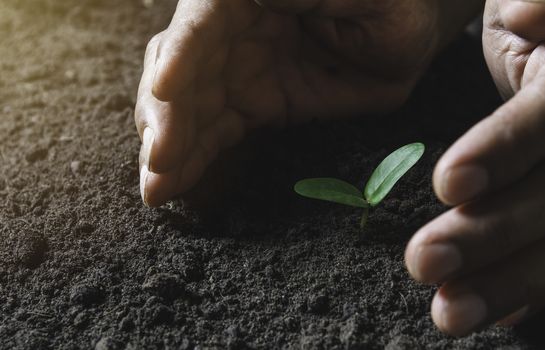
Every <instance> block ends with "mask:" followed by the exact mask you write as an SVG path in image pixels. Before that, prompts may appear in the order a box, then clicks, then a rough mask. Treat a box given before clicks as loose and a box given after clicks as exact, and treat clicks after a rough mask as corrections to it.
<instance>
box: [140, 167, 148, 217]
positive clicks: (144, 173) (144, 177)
mask: <svg viewBox="0 0 545 350" xmlns="http://www.w3.org/2000/svg"><path fill="white" fill-rule="evenodd" d="M148 175H149V170H148V167H147V166H146V165H142V168H140V196H142V202H144V204H145V205H146V206H148V207H149V205H148V202H147V201H146V199H147V193H146V185H147V182H148Z"/></svg>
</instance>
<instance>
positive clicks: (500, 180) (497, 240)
mask: <svg viewBox="0 0 545 350" xmlns="http://www.w3.org/2000/svg"><path fill="white" fill-rule="evenodd" d="M544 24H545V3H544V2H541V1H540V2H538V1H531V2H530V1H520V0H488V2H487V5H486V10H485V16H484V33H483V44H484V51H485V56H486V59H487V62H488V65H489V67H490V70H491V72H492V74H493V77H494V79H495V81H496V84H497V86H498V88H499V90H500V92H501V94H502V95H503V96H504V97H505V98H506V99H507V102H505V104H504V105H503V106H501V107H500V108H499V109H498V110H497V111H496V112H495V113H493V114H492V115H491V116H489V117H488V118H486V119H484V120H483V121H481V122H480V123H479V124H477V125H476V126H475V127H473V128H472V129H471V130H470V131H469V132H467V133H466V134H465V135H464V136H463V137H462V138H461V139H460V140H458V141H457V142H456V143H455V144H454V145H453V146H452V147H451V148H450V149H449V150H448V151H447V152H446V154H445V155H444V156H443V158H442V159H441V160H440V161H439V163H438V165H437V168H436V170H435V173H434V187H435V190H436V192H437V195H438V196H439V198H440V199H441V200H442V201H443V202H444V203H446V204H449V205H452V206H453V209H451V210H450V211H448V212H446V213H445V214H443V215H442V216H440V217H439V218H437V219H436V220H434V221H432V222H431V223H429V224H428V225H426V226H425V227H424V228H422V229H421V230H420V231H419V232H418V233H417V234H416V235H415V236H414V237H413V239H412V240H411V242H410V243H409V245H408V247H407V251H406V263H407V267H408V269H409V271H410V273H411V274H412V275H413V276H414V277H415V278H416V279H418V280H420V281H423V282H427V283H441V284H442V286H441V288H440V289H439V291H438V292H437V294H436V295H435V298H434V300H433V303H432V317H433V319H434V321H435V323H436V324H437V325H438V327H439V328H440V329H441V330H443V331H445V332H447V333H450V334H453V335H465V334H468V333H470V332H473V331H475V330H478V329H481V328H482V327H485V326H487V325H489V324H492V323H495V322H498V321H501V323H503V324H513V323H516V322H518V321H520V320H522V319H524V318H525V317H527V316H528V315H531V314H532V313H534V312H535V311H537V310H539V309H540V308H542V307H543V306H544V305H545V45H544V44H543V42H544V41H545V25H544Z"/></svg>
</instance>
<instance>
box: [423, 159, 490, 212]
mask: <svg viewBox="0 0 545 350" xmlns="http://www.w3.org/2000/svg"><path fill="white" fill-rule="evenodd" d="M489 185H490V177H489V174H488V171H487V169H486V168H485V167H484V166H482V165H480V164H477V163H467V164H448V163H447V161H443V160H441V161H440V162H439V164H438V165H437V167H436V168H435V170H434V173H433V188H434V191H435V193H436V195H437V197H438V198H439V200H441V202H443V203H445V204H447V205H450V206H454V205H459V204H462V203H465V202H468V201H471V200H473V199H475V198H476V197H478V196H480V195H481V194H483V193H484V192H486V191H487V190H488V187H489Z"/></svg>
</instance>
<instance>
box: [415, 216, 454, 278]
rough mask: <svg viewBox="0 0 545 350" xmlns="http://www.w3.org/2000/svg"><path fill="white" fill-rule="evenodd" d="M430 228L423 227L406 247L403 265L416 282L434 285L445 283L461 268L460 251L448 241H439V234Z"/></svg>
mask: <svg viewBox="0 0 545 350" xmlns="http://www.w3.org/2000/svg"><path fill="white" fill-rule="evenodd" d="M430 225H432V228H429V227H428V226H425V227H423V228H422V229H421V230H420V231H418V232H417V233H416V234H415V237H414V238H413V239H412V240H411V241H410V242H409V244H408V245H407V249H406V251H405V265H406V266H407V270H408V271H409V274H410V275H411V276H412V277H413V278H414V279H415V280H417V281H419V282H422V283H426V284H434V283H440V282H443V281H445V280H446V279H447V278H448V277H449V276H451V275H453V274H454V273H456V272H457V271H459V270H460V268H461V267H462V263H463V260H462V254H461V252H460V250H459V249H458V248H457V247H456V246H455V245H454V244H452V243H450V242H448V241H444V240H443V241H441V240H440V239H439V238H438V237H440V234H437V232H435V230H436V229H434V228H433V226H434V223H431V224H430Z"/></svg>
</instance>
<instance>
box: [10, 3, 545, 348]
mask: <svg viewBox="0 0 545 350" xmlns="http://www.w3.org/2000/svg"><path fill="white" fill-rule="evenodd" d="M172 9H173V2H172V1H165V2H159V3H156V4H155V5H154V6H152V7H151V8H145V7H144V6H142V4H141V3H140V2H139V1H136V0H134V1H129V0H123V1H107V0H93V1H90V0H63V1H57V0H47V1H46V0H41V1H36V0H2V1H1V2H0V53H1V55H0V198H1V199H2V200H1V201H0V242H1V243H2V244H1V246H0V348H2V349H42V348H43V349H48V348H51V349H78V348H83V349H85V348H93V347H94V348H96V349H144V348H145V349H148V348H149V349H154V348H180V349H186V348H187V349H190V348H193V347H198V348H200V349H204V348H226V347H230V348H293V349H298V348H303V349H315V348H338V349H346V348H362V349H363V348H364V349H374V348H377V349H379V348H387V349H415V348H427V349H452V348H471V349H475V348H477V349H479V348H481V349H489V348H504V349H512V348H539V347H540V346H539V339H540V337H539V328H540V327H539V324H540V322H539V321H533V322H529V323H527V324H526V325H524V326H523V327H521V328H519V329H514V330H513V329H502V328H490V329H488V330H485V331H483V332H482V333H479V334H475V335H472V336H470V337H468V338H464V339H453V338H449V337H446V336H443V335H441V334H440V333H439V332H437V331H436V329H435V328H434V326H433V324H432V322H431V320H430V318H429V315H428V309H429V302H430V300H431V297H432V295H433V292H434V288H431V287H426V286H422V285H419V284H417V283H415V282H413V281H412V280H411V279H410V278H409V277H408V275H407V272H406V271H405V269H404V266H403V250H404V246H405V244H406V242H407V241H408V239H409V238H410V236H411V234H412V233H413V232H414V231H415V230H416V229H417V228H418V227H419V226H421V225H422V224H424V223H425V222H427V221H428V220H429V219H431V218H433V217H435V216H436V215H438V214H439V213H441V212H442V211H444V210H445V208H444V207H443V206H441V205H440V204H439V203H438V202H437V200H436V199H435V198H434V196H433V194H432V192H431V188H430V176H431V170H432V166H433V164H434V162H435V161H436V160H437V159H438V157H439V156H440V154H441V153H442V152H443V151H444V150H445V149H446V147H447V146H448V145H449V144H450V143H451V142H452V141H453V140H454V139H455V138H456V137H457V136H458V135H460V134H461V133H462V132H463V131H464V130H465V129H467V127H469V126H470V125H471V124H472V123H474V122H475V121H476V120H477V119H478V118H480V117H482V116H484V115H486V114H487V113H488V112H490V111H491V110H492V109H493V108H494V107H495V106H497V105H498V103H499V99H498V97H497V95H496V93H495V90H494V87H493V85H492V83H491V82H490V80H489V78H488V76H487V74H486V70H485V68H484V65H483V62H482V58H481V54H480V49H479V46H478V43H474V42H472V41H471V40H469V39H467V38H465V39H461V40H460V41H459V42H458V43H456V44H455V45H454V46H453V47H452V48H451V49H450V51H449V52H448V53H447V54H445V55H444V56H443V57H442V58H440V59H439V60H438V61H437V62H436V63H435V64H434V67H433V68H432V70H431V72H430V73H429V74H428V75H427V76H426V77H425V79H424V80H423V82H422V84H421V85H420V87H419V88H418V90H417V92H416V93H415V95H414V96H413V98H412V99H411V101H410V102H409V104H408V105H407V107H406V108H404V109H403V110H402V111H400V112H399V113H397V114H396V115H393V116H390V117H388V118H384V119H382V120H369V119H363V120H361V121H358V122H343V123H335V124H323V123H314V124H311V125H307V126H304V127H301V128H298V129H291V130H288V131H285V132H274V133H270V134H265V135H260V137H259V138H258V139H259V141H253V145H252V147H251V148H252V149H253V150H254V151H253V152H252V154H248V153H247V152H246V153H244V152H242V153H243V154H244V156H243V157H242V158H243V159H246V162H245V163H241V161H240V160H238V161H237V160H234V161H233V162H234V163H233V164H235V166H233V167H231V168H239V169H240V170H238V172H237V171H233V170H232V169H231V170H230V169H228V168H224V169H223V170H222V172H221V174H224V173H231V174H235V176H232V177H231V178H232V180H229V183H228V184H226V185H223V186H222V187H223V188H230V189H231V191H229V192H227V193H228V194H227V195H225V196H220V197H218V196H214V197H213V200H211V201H212V202H214V203H209V204H211V205H209V207H208V208H207V209H190V208H187V206H185V207H184V205H183V203H182V202H173V203H171V204H170V205H169V206H168V207H165V208H162V209H157V210H151V209H147V208H144V207H143V206H142V204H141V201H140V196H139V194H138V179H137V177H138V173H137V154H138V149H139V141H138V138H137V136H136V133H135V128H134V126H133V121H132V112H133V105H134V96H135V91H136V86H137V82H138V79H139V76H140V69H141V61H142V55H143V51H144V47H145V44H146V42H147V40H148V39H149V38H150V37H151V35H152V34H153V33H155V32H157V31H158V30H160V29H161V28H163V27H164V26H165V25H166V21H167V19H168V17H169V15H170V13H171V11H172ZM417 140H418V141H423V142H425V143H426V144H427V145H428V146H429V147H428V151H427V153H426V156H425V158H424V159H423V161H422V162H421V163H420V164H419V165H418V166H417V167H416V168H415V169H413V170H412V171H411V172H410V174H409V175H408V176H407V177H406V178H405V179H404V180H403V181H402V182H401V184H400V186H399V187H398V188H397V189H396V190H395V191H394V192H393V193H392V194H391V195H390V196H389V197H388V198H387V200H386V201H385V203H384V206H382V207H381V208H379V209H377V210H376V212H375V213H374V214H373V216H372V218H371V220H370V222H369V226H368V230H367V235H366V237H362V235H361V233H360V232H358V230H357V222H358V216H359V213H358V212H357V211H356V210H352V209H350V208H345V207H338V206H335V205H329V204H322V203H319V202H315V201H310V200H303V199H300V198H297V197H296V196H295V195H294V194H293V192H292V190H291V187H292V185H293V183H294V182H295V181H296V180H298V179H300V178H304V177H310V176H338V177H340V178H343V179H345V180H349V181H353V182H355V183H358V184H359V185H360V186H361V185H362V183H363V179H364V178H365V177H366V176H368V175H369V173H370V171H371V169H372V167H373V166H375V165H376V164H377V163H378V162H379V160H380V159H381V158H382V157H383V156H385V155H386V154H387V153H388V152H389V151H391V150H393V149H395V148H396V147H398V146H400V145H402V144H405V143H408V142H413V141H417ZM235 158H236V157H235ZM239 158H240V157H239ZM237 162H238V163H237ZM227 163H229V162H227ZM240 164H247V165H248V166H242V167H239V165H240ZM211 181H212V182H214V181H215V182H217V179H216V180H211ZM212 182H210V183H212ZM203 188H205V189H206V188H211V185H210V184H209V183H205V185H204V186H203ZM214 188H215V187H214ZM209 192H210V190H209ZM536 334H537V336H536Z"/></svg>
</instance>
